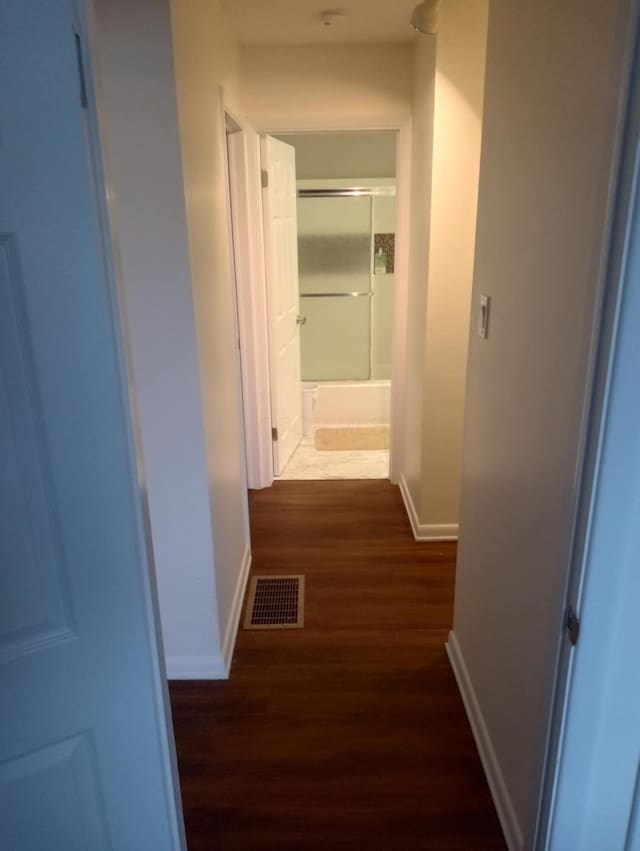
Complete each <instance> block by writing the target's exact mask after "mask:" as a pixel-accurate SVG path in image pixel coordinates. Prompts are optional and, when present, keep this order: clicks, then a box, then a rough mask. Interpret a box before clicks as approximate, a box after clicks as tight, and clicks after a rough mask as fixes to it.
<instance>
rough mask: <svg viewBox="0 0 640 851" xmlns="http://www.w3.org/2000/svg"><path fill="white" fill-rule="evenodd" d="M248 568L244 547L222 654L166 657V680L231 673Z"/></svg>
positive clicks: (216, 677) (247, 552) (248, 552)
mask: <svg viewBox="0 0 640 851" xmlns="http://www.w3.org/2000/svg"><path fill="white" fill-rule="evenodd" d="M250 568H251V548H250V547H249V544H247V546H246V547H245V551H244V554H243V556H242V563H241V565H240V572H239V573H238V581H237V582H236V590H235V592H234V595H233V603H232V604H231V612H230V613H229V620H228V622H227V628H226V630H225V633H224V641H223V642H222V654H221V655H216V656H167V657H166V659H165V666H166V669H167V679H168V680H226V679H228V678H229V671H230V670H231V660H232V659H233V649H234V647H235V644H236V636H237V634H238V623H239V621H240V612H241V611H242V601H243V599H244V591H245V588H246V586H247V580H248V578H249V570H250Z"/></svg>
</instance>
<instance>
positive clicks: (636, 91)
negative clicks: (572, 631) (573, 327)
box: [534, 0, 640, 851]
mask: <svg viewBox="0 0 640 851" xmlns="http://www.w3.org/2000/svg"><path fill="white" fill-rule="evenodd" d="M633 5H634V11H633V15H634V27H635V33H633V35H632V36H631V38H630V42H629V43H630V45H631V47H630V50H629V54H630V55H629V56H628V57H627V70H626V76H625V81H624V85H623V87H622V90H621V92H620V95H619V98H620V103H621V105H622V108H621V120H620V127H619V129H618V142H617V146H618V150H617V152H616V160H615V162H614V166H613V169H614V170H613V175H614V177H613V180H612V187H611V191H610V201H609V208H610V209H609V213H608V224H607V228H608V236H607V239H608V243H609V244H608V249H607V251H606V252H605V255H604V261H603V262H604V266H605V268H604V269H603V271H602V278H603V286H602V289H601V293H600V302H599V304H598V308H597V310H596V316H595V320H594V321H595V326H596V328H595V333H594V344H593V346H592V352H591V364H590V371H589V378H588V384H589V387H590V390H589V394H588V398H587V400H586V411H587V413H586V416H585V417H584V421H585V429H584V431H585V433H584V434H583V436H582V439H581V443H582V445H583V447H584V449H583V460H582V464H581V470H580V471H579V491H578V497H577V501H576V511H575V519H574V532H573V541H572V553H571V562H570V566H569V570H568V572H567V580H566V589H565V602H566V605H567V606H568V605H571V606H572V608H573V609H574V610H575V611H576V612H577V614H578V615H579V616H580V617H581V618H582V621H583V622H582V623H581V624H580V635H579V642H578V644H577V645H576V646H574V647H572V646H571V644H570V643H569V641H568V640H567V632H566V629H564V628H563V631H562V635H561V637H560V641H559V647H558V657H557V662H556V677H555V684H554V693H553V701H552V710H551V715H550V722H549V733H548V744H547V754H546V757H545V764H544V771H543V777H542V783H541V790H540V805H539V810H538V820H537V825H536V834H535V837H534V848H535V849H536V851H553V849H552V848H551V846H550V842H551V841H552V830H553V825H554V822H555V821H556V820H557V819H558V818H559V817H560V818H562V819H564V820H566V819H567V818H570V819H571V821H572V824H573V825H576V824H580V823H581V818H580V816H581V807H582V808H584V807H585V806H586V802H587V795H588V791H587V790H586V787H587V786H588V784H587V783H586V782H585V783H584V784H583V785H582V786H579V785H577V784H576V783H572V784H571V790H572V791H571V798H572V801H571V809H572V814H571V815H569V814H568V813H567V812H560V810H559V807H560V806H563V804H562V802H561V801H560V800H559V794H560V791H561V784H562V783H567V778H566V777H565V776H564V772H565V771H566V770H567V768H568V767H569V766H568V764H567V762H566V760H567V758H569V757H571V756H572V754H571V741H572V738H573V739H574V741H575V736H576V735H577V732H576V731H575V730H573V729H572V725H573V724H575V723H577V722H578V718H577V713H576V712H575V703H576V701H579V704H580V714H581V717H580V719H579V723H580V725H581V729H580V734H581V742H580V750H581V753H582V757H583V759H584V765H582V766H581V767H580V768H578V773H576V774H574V775H573V777H574V779H575V778H576V777H577V776H578V774H579V773H580V770H582V777H584V778H586V777H587V775H588V774H589V770H590V769H591V770H595V771H596V772H597V768H596V760H597V758H598V757H597V748H598V744H597V742H596V735H597V731H598V724H599V722H601V721H602V719H603V718H604V713H605V709H604V703H605V701H604V699H602V694H604V693H606V692H607V688H608V689H609V690H612V689H615V685H614V684H612V683H611V682H607V681H606V674H607V671H608V661H607V662H603V659H602V658H600V657H598V655H597V650H596V651H595V652H594V648H597V647H598V646H601V645H602V643H603V640H604V638H605V637H606V636H613V637H612V638H611V646H612V648H613V647H615V652H614V653H613V654H612V656H611V657H610V658H614V657H616V658H617V659H618V660H620V659H625V660H626V661H627V664H628V670H631V668H632V666H633V664H634V662H635V658H634V657H635V645H633V644H631V643H630V642H628V641H625V640H624V639H625V635H624V631H623V630H617V629H616V626H617V624H616V621H617V620H618V611H619V608H620V602H619V599H618V594H619V592H620V588H619V583H620V582H621V581H622V580H623V572H624V569H625V567H624V564H623V563H622V561H621V560H620V561H618V562H615V561H614V562H612V563H609V564H607V567H606V570H605V571H604V572H605V573H606V578H605V580H604V581H603V577H602V573H603V569H602V565H599V564H597V563H596V562H594V560H593V551H594V547H595V543H596V536H598V535H600V534H602V531H599V528H598V526H597V512H600V513H602V511H603V507H604V506H603V504H602V499H603V498H604V499H606V498H607V494H606V491H605V489H606V475H607V472H606V468H605V466H603V465H606V457H605V451H606V442H607V438H608V431H609V428H610V420H611V419H612V417H615V410H614V406H615V404H616V401H615V400H614V399H613V398H612V395H611V394H612V388H613V383H614V381H615V379H616V376H617V373H616V369H617V367H618V363H617V355H618V351H619V349H620V348H621V347H622V346H623V345H624V341H625V335H628V334H629V330H628V328H625V325H624V324H623V323H622V321H621V310H622V304H623V300H624V299H625V295H626V293H627V291H628V289H629V280H628V274H629V272H628V263H629V259H630V256H631V254H632V252H633V251H634V250H636V251H637V240H638V237H637V234H636V235H633V234H632V233H631V229H632V227H633V225H634V222H637V220H638V217H639V216H640V211H639V209H640V143H639V142H638V138H639V134H640V33H639V30H638V20H639V16H640V2H638V0H634V3H633ZM636 227H637V225H636ZM634 240H635V241H634ZM635 324H636V326H637V324H638V322H637V319H636V323H635ZM636 333H637V332H636ZM631 402H633V400H630V403H631ZM617 404H619V401H618V403H617ZM625 473H626V475H627V477H628V481H627V484H628V486H629V488H632V487H633V486H634V483H636V487H637V481H638V475H639V474H638V472H637V471H634V470H626V471H625ZM609 475H610V473H609ZM601 489H602V490H601ZM603 491H605V493H604V496H603ZM614 507H615V506H611V508H614ZM600 522H602V521H600ZM636 555H637V556H640V553H636ZM584 614H587V615H588V614H591V616H592V618H591V620H590V619H589V617H588V616H587V617H583V615H584ZM594 614H596V615H597V616H596V618H595V619H594V618H593V615H594ZM604 643H605V644H606V641H605V642H604ZM589 645H590V648H589ZM589 649H590V654H591V657H593V658H592V660H591V661H592V664H591V667H590V670H589V674H588V676H589V678H590V680H591V684H592V685H593V683H594V682H595V683H597V685H598V687H599V689H600V691H601V695H600V697H601V700H599V701H589V700H584V699H581V698H583V695H581V693H580V689H581V688H582V689H584V687H585V682H584V677H585V674H584V663H583V665H582V669H581V667H580V655H581V652H588V651H589ZM603 655H606V654H603ZM598 676H600V679H599V680H598ZM572 705H573V706H574V709H573V711H572ZM601 744H602V743H600V746H601ZM573 757H574V758H575V753H573ZM638 788H639V790H640V786H639V787H638ZM565 805H566V799H565ZM584 811H585V810H584V809H583V810H582V813H584ZM574 835H575V836H576V839H577V834H574Z"/></svg>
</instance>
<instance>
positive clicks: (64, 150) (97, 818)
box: [0, 0, 184, 851]
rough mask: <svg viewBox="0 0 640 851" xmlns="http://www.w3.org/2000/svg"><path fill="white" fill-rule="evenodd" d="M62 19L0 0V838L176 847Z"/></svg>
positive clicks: (94, 201) (38, 849) (130, 487)
mask: <svg viewBox="0 0 640 851" xmlns="http://www.w3.org/2000/svg"><path fill="white" fill-rule="evenodd" d="M78 25H79V21H78V20H77V19H76V18H75V16H74V14H73V8H72V5H71V3H70V2H69V0H33V2H28V3H26V2H24V0H0V81H1V82H0V125H1V126H0V846H1V847H2V848H3V849H5V848H6V849H7V851H9V849H10V850H11V851H107V850H108V851H125V849H126V851H133V849H140V851H142V849H154V851H177V849H179V848H182V847H184V842H183V829H182V820H181V817H180V815H179V805H178V803H177V800H176V797H177V796H176V786H175V783H174V772H173V759H174V757H173V744H172V741H171V733H170V726H169V727H168V724H170V722H169V721H168V709H167V702H166V691H165V684H164V679H163V671H162V668H161V663H160V661H159V651H158V644H157V635H156V627H155V617H154V606H153V603H152V596H151V591H150V588H149V576H148V573H147V564H146V552H145V539H144V534H143V526H142V518H141V511H140V496H139V493H138V481H137V476H136V467H135V457H134V453H133V451H132V445H133V444H132V436H131V425H130V421H129V407H128V397H127V386H126V379H125V375H124V371H123V365H122V358H121V351H122V348H121V342H120V340H119V336H118V335H119V325H118V318H117V310H116V306H115V298H114V293H113V287H112V284H111V279H110V275H109V273H108V270H107V265H106V260H107V257H108V254H107V252H108V250H109V246H108V239H106V238H105V234H106V231H105V229H104V226H103V224H102V223H103V221H104V210H103V209H102V202H100V201H99V200H98V199H99V198H100V197H101V196H100V193H99V192H97V191H96V190H97V188H98V187H99V186H100V180H99V179H94V174H95V175H97V174H98V171H97V170H96V169H99V161H98V160H97V158H94V155H95V154H96V152H97V145H96V144H95V143H94V140H93V139H94V137H93V128H95V113H94V110H93V106H92V102H93V99H92V86H91V79H90V75H87V76H86V79H85V82H84V84H83V80H82V75H81V74H80V73H79V66H80V63H79V62H78V52H79V51H80V52H81V53H82V52H83V50H84V52H85V65H86V59H87V56H86V39H84V41H83V40H81V39H80V37H79V36H78V35H76V29H75V28H76V27H77V26H78ZM80 32H84V30H83V29H82V28H81V29H80ZM83 43H84V45H85V47H84V48H83ZM87 70H88V69H87Z"/></svg>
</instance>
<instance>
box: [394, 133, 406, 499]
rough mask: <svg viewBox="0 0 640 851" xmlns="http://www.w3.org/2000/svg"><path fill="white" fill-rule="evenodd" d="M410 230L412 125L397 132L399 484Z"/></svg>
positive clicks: (396, 431) (396, 407)
mask: <svg viewBox="0 0 640 851" xmlns="http://www.w3.org/2000/svg"><path fill="white" fill-rule="evenodd" d="M410 226H411V121H410V120H409V121H406V122H405V123H404V124H402V125H401V126H400V127H399V129H398V137H397V141H396V269H395V278H394V281H395V284H394V289H395V297H394V300H393V332H392V334H393V336H392V340H391V437H390V440H391V442H390V451H389V479H390V480H391V481H392V482H393V483H394V484H396V483H399V476H400V474H401V471H402V470H403V469H404V423H405V382H406V371H407V309H408V308H407V304H408V298H409V248H410V246H409V239H410Z"/></svg>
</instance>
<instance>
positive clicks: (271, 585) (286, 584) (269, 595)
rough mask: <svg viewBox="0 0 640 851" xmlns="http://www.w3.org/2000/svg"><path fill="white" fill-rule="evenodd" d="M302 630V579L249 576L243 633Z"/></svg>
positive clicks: (300, 577) (297, 577) (295, 577)
mask: <svg viewBox="0 0 640 851" xmlns="http://www.w3.org/2000/svg"><path fill="white" fill-rule="evenodd" d="M303 626H304V576H252V577H251V583H250V585H249V598H248V600H247V610H246V614H245V618H244V628H245V629H299V628H301V627H303Z"/></svg>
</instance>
